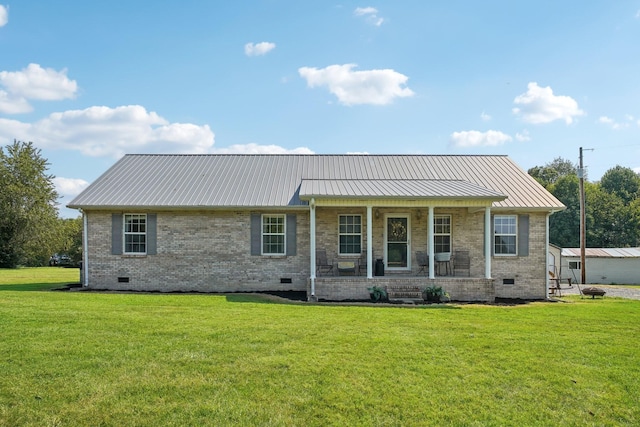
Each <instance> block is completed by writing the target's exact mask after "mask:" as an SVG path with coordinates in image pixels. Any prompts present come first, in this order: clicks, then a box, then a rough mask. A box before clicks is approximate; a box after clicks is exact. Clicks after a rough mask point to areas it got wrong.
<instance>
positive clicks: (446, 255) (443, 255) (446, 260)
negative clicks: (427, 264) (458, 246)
mask: <svg viewBox="0 0 640 427" xmlns="http://www.w3.org/2000/svg"><path fill="white" fill-rule="evenodd" d="M433 259H434V261H435V262H436V267H437V270H438V275H440V276H442V275H443V274H442V267H444V271H445V273H444V275H445V276H448V275H449V273H453V271H452V268H451V252H436V253H435V254H433Z"/></svg>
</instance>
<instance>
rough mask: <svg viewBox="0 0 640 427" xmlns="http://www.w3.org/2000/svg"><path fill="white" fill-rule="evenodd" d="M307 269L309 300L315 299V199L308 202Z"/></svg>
mask: <svg viewBox="0 0 640 427" xmlns="http://www.w3.org/2000/svg"><path fill="white" fill-rule="evenodd" d="M309 228H310V229H311V230H310V232H311V233H310V236H309V250H310V252H311V253H310V254H309V269H310V270H311V276H310V280H311V299H315V297H316V199H311V200H310V201H309Z"/></svg>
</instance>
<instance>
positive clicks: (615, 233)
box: [528, 157, 640, 248]
mask: <svg viewBox="0 0 640 427" xmlns="http://www.w3.org/2000/svg"><path fill="white" fill-rule="evenodd" d="M577 172H578V167H577V165H575V164H572V163H571V162H570V161H569V160H566V159H563V158H561V157H558V158H556V159H554V160H553V161H552V162H550V163H547V164H546V165H544V166H535V167H533V168H531V169H529V170H528V173H529V175H531V176H532V177H534V178H535V179H536V180H537V181H538V182H539V183H540V184H542V185H543V186H544V187H545V188H546V189H547V190H548V191H549V192H551V194H553V195H554V196H556V198H557V199H558V200H560V201H561V202H562V203H564V205H565V206H566V207H567V209H566V210H564V211H562V212H557V213H555V214H553V215H551V217H550V218H549V241H550V242H551V243H553V244H555V245H557V246H560V247H563V248H576V247H580V191H579V179H578V173H577ZM584 188H585V217H586V221H585V222H586V241H587V242H586V245H587V247H589V248H625V247H638V246H640V174H637V173H636V172H634V171H633V170H632V169H630V168H626V167H622V166H615V167H613V168H611V169H609V170H608V171H606V172H605V174H604V175H603V176H602V178H601V179H600V181H597V182H590V181H588V179H585V183H584Z"/></svg>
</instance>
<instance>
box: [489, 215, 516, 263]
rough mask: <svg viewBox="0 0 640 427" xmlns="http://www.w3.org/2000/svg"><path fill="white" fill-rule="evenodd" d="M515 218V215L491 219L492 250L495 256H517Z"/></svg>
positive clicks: (497, 216) (498, 216)
mask: <svg viewBox="0 0 640 427" xmlns="http://www.w3.org/2000/svg"><path fill="white" fill-rule="evenodd" d="M517 218H518V217H517V216H516V215H496V216H494V217H493V229H494V232H493V250H494V253H495V254H496V255H517V247H518V245H517V236H518V223H517Z"/></svg>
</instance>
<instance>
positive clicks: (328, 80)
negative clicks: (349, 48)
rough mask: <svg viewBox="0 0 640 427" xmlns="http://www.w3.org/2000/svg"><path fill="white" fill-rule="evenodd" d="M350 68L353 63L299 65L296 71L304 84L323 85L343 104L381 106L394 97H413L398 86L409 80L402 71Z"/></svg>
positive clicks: (411, 93)
mask: <svg viewBox="0 0 640 427" xmlns="http://www.w3.org/2000/svg"><path fill="white" fill-rule="evenodd" d="M354 67H356V64H344V65H329V66H328V67H326V68H321V69H318V68H312V67H302V68H299V69H298V73H299V74H300V76H301V77H302V78H304V79H306V80H307V86H309V87H311V88H313V87H316V86H327V87H328V88H329V91H330V92H331V93H332V94H334V95H335V96H337V97H338V100H339V101H340V102H341V103H342V104H345V105H357V104H373V105H385V104H389V103H390V102H392V101H393V99H394V98H404V97H408V96H413V91H412V90H411V89H409V88H408V87H402V86H403V85H405V84H406V82H407V80H408V79H409V78H408V77H407V76H405V75H403V74H400V73H398V72H396V71H394V70H391V69H384V70H368V71H353V70H352V68H354Z"/></svg>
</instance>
